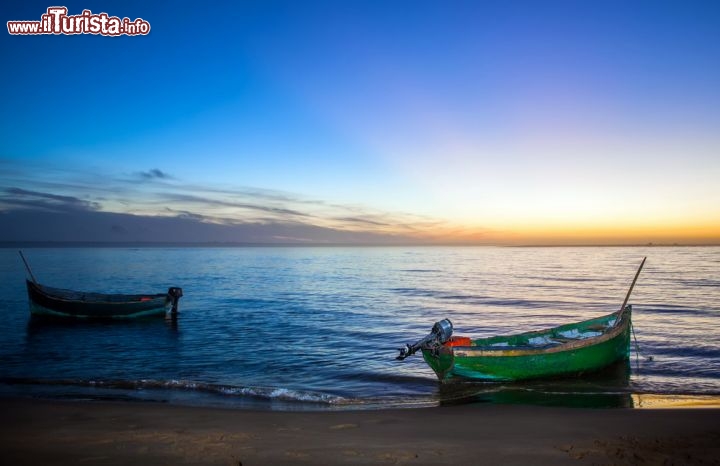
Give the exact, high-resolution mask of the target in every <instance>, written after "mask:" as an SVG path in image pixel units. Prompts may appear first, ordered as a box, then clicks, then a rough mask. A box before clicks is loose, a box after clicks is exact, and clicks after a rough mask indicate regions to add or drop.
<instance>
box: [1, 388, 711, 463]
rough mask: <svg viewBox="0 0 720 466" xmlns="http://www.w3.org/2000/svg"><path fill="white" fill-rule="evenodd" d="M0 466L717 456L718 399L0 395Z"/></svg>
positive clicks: (702, 459)
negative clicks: (393, 406) (693, 405)
mask: <svg viewBox="0 0 720 466" xmlns="http://www.w3.org/2000/svg"><path fill="white" fill-rule="evenodd" d="M0 413H2V423H0V463H2V464H7V465H25V464H33V465H36V464H44V465H96V464H97V465H128V464H137V465H168V464H173V465H175V464H197V465H243V466H251V465H297V464H318V465H324V464H354V465H355V464H396V465H406V464H407V465H429V464H456V465H476V464H488V465H528V464H535V465H538V464H539V465H564V464H572V465H585V464H587V465H590V464H616V465H625V464H628V465H629V464H633V465H634V464H658V465H662V464H677V465H680V464H682V465H692V464H704V465H707V464H720V409H717V408H713V409H684V408H683V409H646V410H638V409H578V408H545V407H534V406H510V405H464V406H452V407H443V408H424V409H404V410H381V411H341V412H340V411H338V412H271V411H241V410H228V409H215V408H196V407H183V406H170V405H162V404H150V403H147V404H145V403H122V402H63V401H45V400H28V399H0Z"/></svg>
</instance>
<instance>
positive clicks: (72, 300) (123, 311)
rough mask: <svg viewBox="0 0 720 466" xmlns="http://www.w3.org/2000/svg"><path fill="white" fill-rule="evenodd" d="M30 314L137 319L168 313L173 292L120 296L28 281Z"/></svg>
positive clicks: (81, 317) (79, 317) (80, 317)
mask: <svg viewBox="0 0 720 466" xmlns="http://www.w3.org/2000/svg"><path fill="white" fill-rule="evenodd" d="M26 284H27V291H28V298H29V302H30V313H31V314H32V315H34V316H42V317H64V318H68V317H69V318H78V319H137V318H144V317H156V316H164V315H165V314H166V313H167V312H168V311H169V310H170V309H171V307H172V299H171V297H170V296H169V294H167V293H164V294H150V295H118V294H101V293H84V292H79V291H72V290H64V289H60V288H51V287H48V286H44V285H40V284H37V283H33V282H31V281H29V280H28V281H26Z"/></svg>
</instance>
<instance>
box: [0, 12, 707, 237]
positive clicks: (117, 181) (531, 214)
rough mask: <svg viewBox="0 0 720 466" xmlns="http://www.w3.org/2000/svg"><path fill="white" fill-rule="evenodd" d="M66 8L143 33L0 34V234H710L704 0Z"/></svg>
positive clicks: (22, 16)
mask: <svg viewBox="0 0 720 466" xmlns="http://www.w3.org/2000/svg"><path fill="white" fill-rule="evenodd" d="M58 5H59V4H58ZM50 6H55V4H49V3H42V2H37V1H27V2H4V3H3V4H2V6H0V12H1V16H2V21H3V24H5V23H7V21H16V20H34V21H39V20H40V19H41V16H42V15H43V14H44V13H46V9H47V8H48V7H50ZM61 6H66V7H67V8H68V14H70V15H78V14H80V13H81V12H82V11H83V10H84V9H89V10H91V11H92V13H101V12H106V13H108V14H109V15H110V16H118V17H120V18H123V17H128V18H129V19H130V20H134V19H136V18H142V19H144V20H145V21H147V22H149V23H150V25H151V30H150V33H149V34H147V35H137V36H120V37H107V36H101V35H91V34H78V35H35V36H27V35H26V36H23V35H11V34H9V33H8V32H7V31H5V32H3V33H2V34H0V58H1V59H2V64H3V66H2V71H1V72H0V76H1V78H0V79H2V86H0V99H1V100H2V106H1V107H0V241H98V242H105V241H113V242H118V241H120V242H122V241H184V242H208V241H219V242H250V243H298V244H327V243H350V244H354V243H363V244H364V243H370V244H375V243H378V244H379V243H389V244H400V243H413V244H415V243H422V244H426V243H427V244H436V243H442V244H509V245H513V244H646V243H649V242H653V243H663V244H664V243H679V244H720V53H718V51H719V50H720V27H718V24H720V3H718V2H714V1H707V2H702V1H682V2H681V1H670V2H667V1H648V2H645V1H618V2H615V1H598V2H590V1H543V2H537V1H498V2H494V1H401V0H398V1H392V0H391V1H370V0H367V1H360V0H348V1H322V2H315V1H286V2H283V1H243V0H239V1H235V2H213V1H207V2H176V1H173V2H136V1H129V2H109V1H93V0H86V1H81V2H75V1H73V2H64V3H62V4H61Z"/></svg>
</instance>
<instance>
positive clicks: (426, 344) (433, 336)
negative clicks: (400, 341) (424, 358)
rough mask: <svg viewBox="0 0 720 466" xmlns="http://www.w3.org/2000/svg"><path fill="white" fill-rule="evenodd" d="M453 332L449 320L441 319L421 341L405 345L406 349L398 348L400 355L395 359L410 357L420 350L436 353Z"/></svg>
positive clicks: (400, 359)
mask: <svg viewBox="0 0 720 466" xmlns="http://www.w3.org/2000/svg"><path fill="white" fill-rule="evenodd" d="M452 332H453V325H452V322H450V319H443V320H441V321H439V322H435V325H433V328H432V331H431V332H430V333H429V334H428V335H427V336H426V337H425V338H423V339H421V340H418V341H417V342H416V343H415V344H413V345H410V344H407V345H406V348H400V349H399V351H400V355H399V356H398V357H397V358H395V359H398V360H399V361H402V360H403V359H405V358H407V357H408V356H412V355H413V354H415V353H416V352H417V351H418V350H420V349H429V350H433V351H437V349H438V348H440V347H441V346H442V345H443V344H444V343H445V342H446V341H448V340H449V339H450V337H451V336H452Z"/></svg>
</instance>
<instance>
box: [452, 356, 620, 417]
mask: <svg viewBox="0 0 720 466" xmlns="http://www.w3.org/2000/svg"><path fill="white" fill-rule="evenodd" d="M629 382H630V364H629V363H628V361H627V360H624V361H619V362H617V363H615V364H613V365H612V366H610V367H607V368H605V369H603V370H601V371H598V372H594V373H591V374H585V375H583V376H578V377H570V378H568V377H564V378H556V379H542V380H530V381H524V382H512V383H497V382H484V383H478V382H470V381H461V382H457V381H455V382H450V383H445V384H442V385H441V386H440V387H439V393H438V397H439V399H440V404H441V405H442V406H449V405H456V404H466V403H499V404H526V405H527V404H529V405H539V406H565V407H582V408H632V407H633V400H632V396H631V393H630V391H629Z"/></svg>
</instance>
